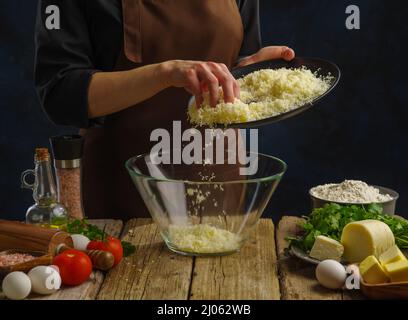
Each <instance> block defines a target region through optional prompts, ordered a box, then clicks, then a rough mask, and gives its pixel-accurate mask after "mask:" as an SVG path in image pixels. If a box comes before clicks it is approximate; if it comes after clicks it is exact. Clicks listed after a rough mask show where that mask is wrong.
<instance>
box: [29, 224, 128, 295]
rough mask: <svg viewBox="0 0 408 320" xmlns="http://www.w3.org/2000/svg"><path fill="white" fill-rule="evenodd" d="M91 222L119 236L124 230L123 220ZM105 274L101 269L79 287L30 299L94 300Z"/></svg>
mask: <svg viewBox="0 0 408 320" xmlns="http://www.w3.org/2000/svg"><path fill="white" fill-rule="evenodd" d="M89 222H90V223H91V224H94V225H96V226H98V227H99V228H101V229H103V228H105V231H106V232H107V233H108V234H110V235H112V236H114V237H119V236H120V234H121V231H122V227H123V222H122V221H121V220H90V221H89ZM104 278H105V276H104V274H103V273H102V272H101V271H94V272H93V273H92V276H91V279H90V280H88V281H87V282H85V283H83V284H82V285H80V286H77V287H64V288H62V289H61V290H59V291H58V292H56V293H54V294H52V295H49V296H39V295H32V296H31V297H30V300H94V299H95V298H96V296H97V294H98V292H99V289H100V288H101V285H102V282H103V280H104Z"/></svg>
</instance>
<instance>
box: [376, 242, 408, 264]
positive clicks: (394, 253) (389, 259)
mask: <svg viewBox="0 0 408 320" xmlns="http://www.w3.org/2000/svg"><path fill="white" fill-rule="evenodd" d="M406 259H407V258H406V257H405V256H404V254H403V253H402V252H401V250H400V249H399V248H398V247H397V246H396V245H394V246H392V247H391V248H389V249H388V250H387V251H385V252H383V253H382V254H381V255H380V258H379V260H380V262H381V264H382V265H386V264H389V263H393V262H397V261H400V260H406Z"/></svg>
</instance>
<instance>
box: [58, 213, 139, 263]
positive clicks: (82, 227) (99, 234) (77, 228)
mask: <svg viewBox="0 0 408 320" xmlns="http://www.w3.org/2000/svg"><path fill="white" fill-rule="evenodd" d="M65 231H66V232H68V233H70V234H82V235H84V236H86V237H87V238H89V240H100V241H102V240H104V239H106V237H107V236H108V234H107V233H106V232H105V231H104V230H101V229H100V228H99V227H97V226H95V225H93V224H90V223H89V222H88V221H87V220H86V219H83V220H79V219H76V220H71V221H69V222H68V223H67V225H66V230H65ZM122 247H123V255H124V256H125V257H128V256H130V255H132V254H133V253H134V252H135V251H136V247H135V246H134V245H132V244H131V243H130V242H127V241H122Z"/></svg>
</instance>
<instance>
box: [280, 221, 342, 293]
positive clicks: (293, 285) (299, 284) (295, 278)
mask: <svg viewBox="0 0 408 320" xmlns="http://www.w3.org/2000/svg"><path fill="white" fill-rule="evenodd" d="M300 222H302V219H301V218H298V217H283V218H282V220H281V221H280V222H279V224H278V229H277V232H276V245H277V248H278V255H279V259H280V263H279V274H280V285H281V294H282V300H341V299H342V293H341V291H333V290H329V289H326V288H323V287H322V286H320V285H319V284H318V283H317V281H316V278H315V266H314V265H311V264H308V263H306V262H304V261H301V260H299V259H296V258H293V257H286V256H285V254H284V250H285V248H287V246H288V243H287V241H286V240H285V237H287V236H288V235H296V234H298V233H299V231H300V229H299V227H298V225H299V223H300Z"/></svg>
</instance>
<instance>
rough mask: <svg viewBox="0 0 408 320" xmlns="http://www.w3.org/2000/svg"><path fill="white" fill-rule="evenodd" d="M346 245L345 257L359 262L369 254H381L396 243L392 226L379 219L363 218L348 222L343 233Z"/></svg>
mask: <svg viewBox="0 0 408 320" xmlns="http://www.w3.org/2000/svg"><path fill="white" fill-rule="evenodd" d="M341 243H342V245H343V246H344V254H343V258H344V259H345V260H346V261H347V262H350V263H359V262H361V261H363V260H364V259H365V258H367V257H368V256H371V255H373V256H375V257H376V258H379V256H380V255H381V254H382V253H383V252H385V251H387V250H388V249H389V248H390V247H392V246H393V245H395V238H394V234H393V233H392V231H391V229H390V227H388V226H387V225H386V224H385V223H384V222H381V221H378V220H363V221H357V222H351V223H349V224H347V225H346V226H345V227H344V229H343V232H342V235H341Z"/></svg>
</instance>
